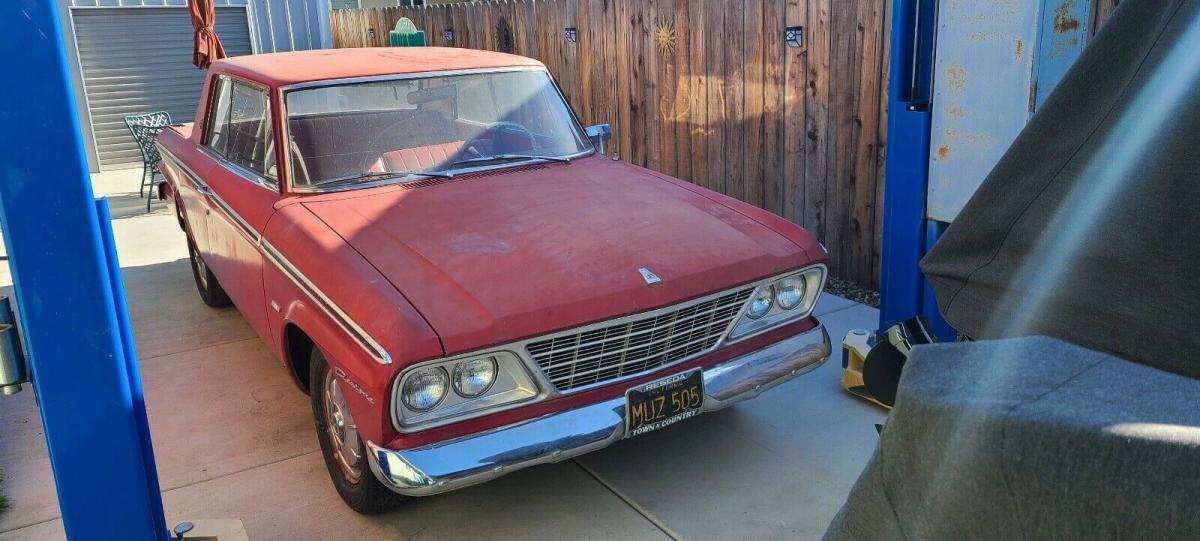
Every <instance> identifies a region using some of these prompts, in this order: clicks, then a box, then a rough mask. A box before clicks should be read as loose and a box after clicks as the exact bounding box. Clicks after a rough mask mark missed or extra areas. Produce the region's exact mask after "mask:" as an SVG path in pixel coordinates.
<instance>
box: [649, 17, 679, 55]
mask: <svg viewBox="0 0 1200 541" xmlns="http://www.w3.org/2000/svg"><path fill="white" fill-rule="evenodd" d="M654 42H655V43H656V44H657V45H658V52H660V53H662V54H667V53H670V52H671V51H674V50H675V27H674V26H673V25H672V24H671V21H667V20H661V21H658V24H656V25H655V26H654Z"/></svg>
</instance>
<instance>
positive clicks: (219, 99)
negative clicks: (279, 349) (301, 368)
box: [204, 75, 279, 343]
mask: <svg viewBox="0 0 1200 541" xmlns="http://www.w3.org/2000/svg"><path fill="white" fill-rule="evenodd" d="M215 86H216V92H218V94H217V95H216V96H215V97H214V100H213V102H212V103H213V107H212V111H211V112H210V117H209V122H208V130H209V131H208V133H206V134H205V145H204V148H205V151H206V152H207V153H208V154H209V155H210V157H211V159H212V160H213V161H214V164H213V167H212V169H210V170H209V173H208V175H207V178H206V180H207V183H208V190H207V191H208V193H207V194H206V195H207V198H208V202H209V203H210V205H211V209H212V211H211V212H210V213H209V215H208V216H209V217H208V251H207V253H205V254H204V258H205V262H206V263H207V264H208V266H209V268H211V269H212V271H213V273H214V274H215V275H216V277H217V280H219V281H220V283H221V287H222V288H223V289H224V290H225V292H226V293H227V294H228V295H229V298H230V299H232V300H233V303H234V304H235V305H236V306H237V307H238V309H239V310H240V311H241V312H242V315H243V316H244V317H245V318H246V320H247V321H248V322H249V323H250V326H251V327H253V328H254V330H255V331H257V332H258V333H259V335H260V336H262V337H263V338H264V339H265V340H267V341H268V343H273V340H272V338H271V336H272V335H271V333H270V331H269V326H268V323H267V313H266V300H265V296H264V293H263V256H262V252H261V251H260V249H259V237H260V235H261V233H262V231H263V230H264V228H265V227H266V223H267V220H268V219H269V218H270V217H271V214H272V213H273V212H274V205H275V202H276V201H277V200H278V199H279V181H278V176H277V168H276V166H275V160H276V152H275V145H274V130H273V128H272V115H271V105H270V103H271V102H270V99H269V91H268V89H267V88H266V87H263V86H260V85H257V84H254V83H251V82H248V81H244V80H241V79H236V78H231V77H229V76H226V75H221V76H219V80H218V81H217V85H215Z"/></svg>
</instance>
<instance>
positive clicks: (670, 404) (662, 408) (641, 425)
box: [625, 368, 704, 438]
mask: <svg viewBox="0 0 1200 541" xmlns="http://www.w3.org/2000/svg"><path fill="white" fill-rule="evenodd" d="M703 408H704V372H703V371H702V370H701V369H699V368H693V369H691V370H687V371H684V372H680V373H678V374H673V375H670V376H667V377H665V378H661V379H657V380H654V381H651V382H649V383H644V384H642V385H638V386H637V387H631V388H629V389H627V390H626V391H625V437H627V438H632V437H634V436H640V435H642V434H645V433H647V432H652V431H655V430H659V429H661V428H665V427H667V426H670V425H673V424H675V423H678V422H679V421H682V420H684V419H690V418H692V417H695V416H697V415H700V413H701V412H702V411H703Z"/></svg>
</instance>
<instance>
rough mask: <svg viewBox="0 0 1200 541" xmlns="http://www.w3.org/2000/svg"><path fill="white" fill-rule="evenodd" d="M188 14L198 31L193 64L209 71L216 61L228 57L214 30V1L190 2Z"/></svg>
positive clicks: (192, 0)
mask: <svg viewBox="0 0 1200 541" xmlns="http://www.w3.org/2000/svg"><path fill="white" fill-rule="evenodd" d="M188 13H190V14H191V16H192V28H195V29H196V35H195V41H196V45H195V49H194V50H193V51H192V63H193V64H195V65H196V67H198V68H200V69H208V66H209V65H210V64H212V63H213V61H214V60H220V59H222V58H225V57H226V56H227V55H226V54H225V47H224V46H222V45H221V39H220V38H218V37H217V31H216V29H215V28H214V26H215V25H216V24H217V12H216V8H215V7H214V6H213V0H188Z"/></svg>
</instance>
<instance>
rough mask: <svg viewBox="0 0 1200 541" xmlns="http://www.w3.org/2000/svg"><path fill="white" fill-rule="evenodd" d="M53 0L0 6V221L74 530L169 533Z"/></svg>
mask: <svg viewBox="0 0 1200 541" xmlns="http://www.w3.org/2000/svg"><path fill="white" fill-rule="evenodd" d="M61 33H62V27H61V24H60V21H59V20H58V7H57V6H56V1H55V0H6V1H4V2H0V50H2V51H5V54H4V55H3V56H2V57H0V72H2V73H6V74H8V81H9V83H8V84H5V85H3V86H2V87H0V130H3V132H4V137H3V139H0V143H3V144H0V225H2V227H3V230H4V241H5V244H6V245H7V248H8V255H9V265H10V267H11V269H12V274H13V282H14V286H15V287H14V289H15V291H16V300H17V310H18V312H19V316H20V321H21V327H22V331H23V336H24V340H25V349H26V356H27V358H28V359H29V364H30V371H31V373H32V377H33V387H34V391H35V392H36V393H37V398H38V402H39V407H40V410H41V415H42V424H43V426H44V427H45V434H46V441H47V444H48V448H49V452H50V463H51V467H52V468H53V470H54V480H55V484H56V487H57V489H58V500H59V506H60V508H61V510H62V518H63V524H64V527H65V529H66V533H67V537H68V538H70V539H72V540H76V539H113V540H121V541H138V540H151V539H158V540H165V539H168V532H167V527H166V521H165V518H164V516H163V509H162V498H161V496H160V494H159V486H158V475H157V473H156V470H155V467H154V453H153V449H152V447H151V444H150V432H149V427H148V424H147V421H146V410H145V403H144V401H143V397H142V388H141V376H140V374H139V373H138V368H137V359H136V356H135V353H134V347H133V335H132V331H131V327H130V323H129V316H128V311H127V310H126V306H125V296H124V291H123V290H122V286H121V276H120V268H119V266H118V265H117V257H116V251H115V249H114V245H113V240H112V230H111V229H110V226H109V216H108V207H107V203H106V202H104V201H96V200H95V199H94V197H93V194H92V189H91V184H90V181H89V177H88V169H87V162H86V161H85V158H84V154H83V146H82V142H81V140H80V137H81V136H80V129H79V122H78V118H77V117H76V114H75V105H74V100H73V98H72V94H71V84H70V79H69V77H68V72H67V65H66V57H65V54H64V50H63V41H62V35H61Z"/></svg>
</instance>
